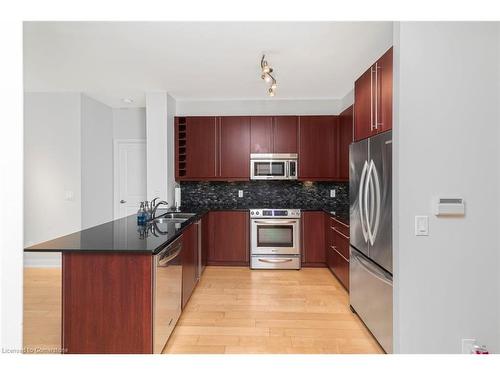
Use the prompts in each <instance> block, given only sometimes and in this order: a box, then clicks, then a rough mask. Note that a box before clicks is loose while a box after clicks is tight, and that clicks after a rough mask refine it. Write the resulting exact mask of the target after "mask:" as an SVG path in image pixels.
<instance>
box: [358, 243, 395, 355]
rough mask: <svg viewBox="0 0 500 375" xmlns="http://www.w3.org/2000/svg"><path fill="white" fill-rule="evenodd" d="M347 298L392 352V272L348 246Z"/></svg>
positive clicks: (374, 334) (383, 345)
mask: <svg viewBox="0 0 500 375" xmlns="http://www.w3.org/2000/svg"><path fill="white" fill-rule="evenodd" d="M349 279H350V282H349V284H350V285H349V287H350V288H349V299H350V304H351V306H352V307H353V308H354V310H356V313H357V314H358V316H359V317H360V318H361V320H363V322H364V323H365V324H366V326H367V327H368V329H369V330H370V331H371V333H372V334H373V336H375V338H376V339H377V341H378V342H379V344H380V345H381V346H382V348H384V350H385V351H386V352H387V353H392V276H391V275H390V274H389V273H387V272H386V271H384V270H383V269H382V268H380V267H379V266H378V265H376V264H375V263H373V262H372V261H370V260H369V259H367V258H366V257H365V256H363V255H362V254H361V253H360V252H358V251H357V250H356V249H354V248H353V247H352V246H351V257H350V260H349Z"/></svg>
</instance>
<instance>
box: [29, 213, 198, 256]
mask: <svg viewBox="0 0 500 375" xmlns="http://www.w3.org/2000/svg"><path fill="white" fill-rule="evenodd" d="M158 211H159V214H158V215H157V216H158V217H159V216H161V215H162V214H163V213H165V212H166V211H164V212H160V210H158ZM183 212H192V213H195V214H196V215H195V216H193V217H191V218H189V219H188V220H186V221H184V222H183V223H149V224H148V225H145V226H139V225H137V216H136V215H135V214H133V215H130V216H126V217H124V218H121V219H117V220H113V221H110V222H107V223H104V224H101V225H97V226H95V227H91V228H88V229H84V230H82V231H80V232H75V233H72V234H68V235H66V236H62V237H59V238H56V239H53V240H50V241H46V242H42V243H39V244H37V245H33V246H30V247H27V248H25V249H24V251H27V252H37V251H40V252H69V251H89V252H91V251H99V252H108V251H109V252H144V253H149V254H157V253H158V252H160V251H161V250H162V249H163V248H165V247H166V246H168V245H169V244H170V243H172V242H173V241H174V240H175V239H176V238H178V237H179V235H180V234H181V233H182V232H183V231H184V229H185V228H187V227H188V226H189V225H190V224H191V223H192V222H194V221H196V220H198V219H199V218H201V217H202V216H203V215H204V214H205V213H206V212H207V210H198V211H194V212H193V211H186V210H184V211H183Z"/></svg>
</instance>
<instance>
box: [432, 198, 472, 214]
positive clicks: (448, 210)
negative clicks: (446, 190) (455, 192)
mask: <svg viewBox="0 0 500 375" xmlns="http://www.w3.org/2000/svg"><path fill="white" fill-rule="evenodd" d="M435 215H436V216H464V215H465V204H464V200H463V199H462V198H438V199H437V202H436V209H435Z"/></svg>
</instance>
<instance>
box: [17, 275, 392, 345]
mask: <svg viewBox="0 0 500 375" xmlns="http://www.w3.org/2000/svg"><path fill="white" fill-rule="evenodd" d="M24 283H25V284H24V346H25V347H27V348H40V349H41V351H42V352H47V351H50V350H52V349H58V348H59V347H60V336H61V323H60V322H61V290H60V288H61V271H60V269H47V268H25V271H24ZM164 353H207V354H209V353H243V354H250V353H297V354H308V353H316V354H322V353H383V351H382V349H381V348H380V346H379V345H378V344H377V342H376V341H375V340H374V339H373V337H372V336H371V335H370V333H369V332H368V330H367V329H366V327H365V326H364V325H363V324H362V323H361V321H360V320H359V319H358V317H357V316H356V315H354V314H352V313H351V311H350V309H349V305H348V295H347V292H346V291H345V290H344V289H343V287H342V286H341V285H340V283H339V282H338V281H337V279H335V277H333V276H332V275H331V273H330V271H328V270H327V269H326V268H304V269H302V270H300V271H255V270H254V271H252V270H250V269H248V268H247V267H207V268H206V269H205V272H204V274H203V276H202V279H201V281H200V283H199V284H198V286H197V287H196V289H195V291H194V293H193V295H192V297H191V299H190V300H189V302H188V304H187V305H186V308H185V310H184V312H183V313H182V316H181V318H180V320H179V322H178V324H177V327H176V328H175V330H174V332H173V334H172V336H171V337H170V340H169V341H168V343H167V346H166V347H165V350H164Z"/></svg>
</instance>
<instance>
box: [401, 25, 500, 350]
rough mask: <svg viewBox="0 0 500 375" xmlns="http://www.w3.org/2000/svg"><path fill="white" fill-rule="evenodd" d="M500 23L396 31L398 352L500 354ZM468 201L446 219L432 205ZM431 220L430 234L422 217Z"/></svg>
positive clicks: (432, 26)
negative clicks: (445, 198)
mask: <svg viewBox="0 0 500 375" xmlns="http://www.w3.org/2000/svg"><path fill="white" fill-rule="evenodd" d="M499 42H500V32H499V27H498V23H472V22H469V23H408V22H403V23H401V24H400V25H398V26H397V27H395V35H394V45H395V49H394V52H395V54H394V56H395V81H394V84H395V95H394V97H395V102H394V115H395V116H394V127H395V130H394V140H395V142H394V160H395V162H394V168H395V171H394V185H395V186H394V187H395V191H394V201H395V207H394V226H395V227H394V233H395V238H394V250H395V259H394V261H395V264H394V266H395V270H394V273H395V290H394V293H395V294H394V298H395V306H396V309H395V314H394V317H395V349H396V351H397V352H400V353H443V352H444V353H459V352H460V351H461V339H462V338H476V339H478V340H479V342H480V343H481V344H485V345H487V346H488V348H489V349H490V351H492V352H496V353H498V352H500V335H499V332H500V322H499V320H500V318H499V316H500V309H499V301H500V298H499V297H500V273H499V272H498V269H499V264H500V259H499V246H500V242H499V241H500V240H499V237H498V230H499V223H500V220H499V210H498V208H499V207H500V202H499V196H498V191H500V154H499V152H500V151H499V147H498V145H499V140H500V135H499V126H500V118H499V109H498V108H499V106H498V104H499V100H500V94H499V80H500V74H499V67H500V61H499V52H500V43H499ZM437 195H458V196H461V197H463V198H464V199H465V202H466V215H465V217H463V218H436V217H435V216H434V215H433V213H432V204H431V201H432V199H433V198H434V197H435V196H437ZM422 214H423V215H429V225H430V229H429V236H428V237H415V236H414V216H415V215H422Z"/></svg>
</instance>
